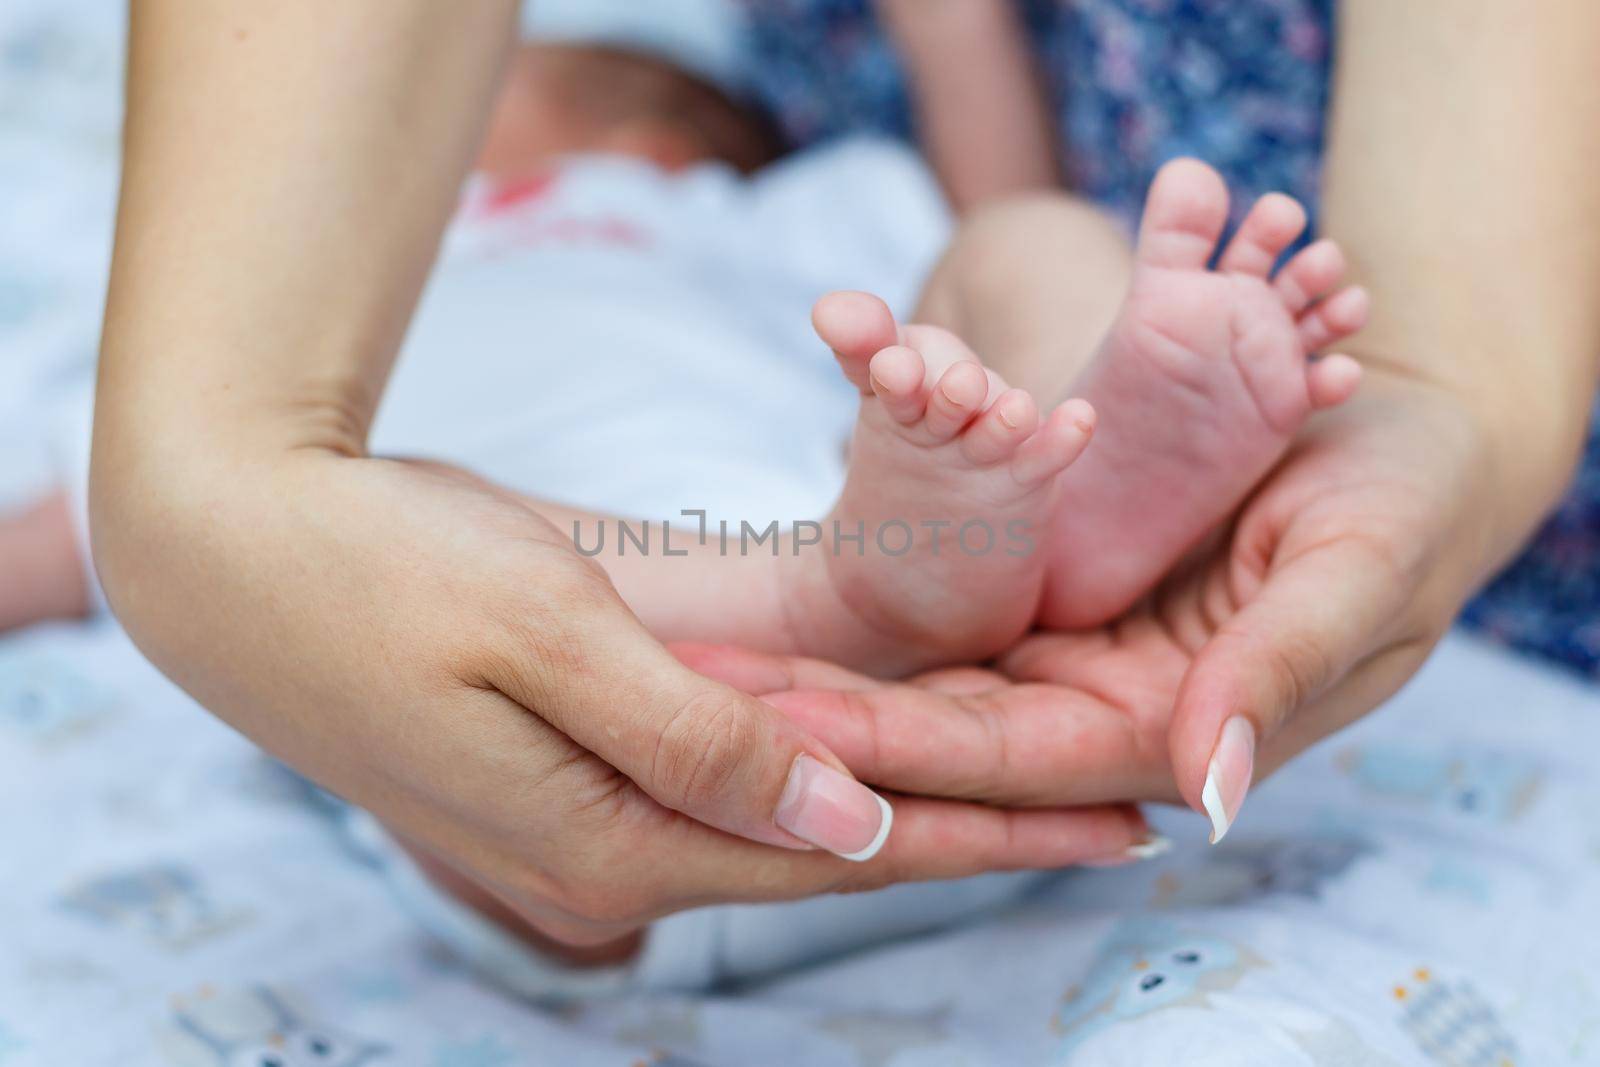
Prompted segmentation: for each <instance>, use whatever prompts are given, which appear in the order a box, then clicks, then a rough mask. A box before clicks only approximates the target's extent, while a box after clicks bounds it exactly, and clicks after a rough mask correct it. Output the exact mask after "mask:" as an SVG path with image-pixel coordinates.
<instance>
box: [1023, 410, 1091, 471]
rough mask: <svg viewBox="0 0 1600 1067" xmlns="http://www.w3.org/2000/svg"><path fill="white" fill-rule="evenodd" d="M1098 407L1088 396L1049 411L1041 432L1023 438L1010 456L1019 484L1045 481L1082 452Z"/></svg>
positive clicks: (1067, 465)
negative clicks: (1013, 454) (1086, 398)
mask: <svg viewBox="0 0 1600 1067" xmlns="http://www.w3.org/2000/svg"><path fill="white" fill-rule="evenodd" d="M1095 422H1096V415H1095V410H1094V408H1093V407H1091V406H1090V405H1089V402H1088V401H1086V400H1068V401H1067V402H1066V403H1064V404H1062V405H1061V406H1060V407H1058V408H1056V409H1055V410H1054V411H1052V412H1051V413H1050V417H1049V418H1047V419H1045V422H1044V425H1043V426H1042V427H1040V429H1039V432H1038V433H1036V434H1034V435H1033V436H1032V437H1030V438H1028V439H1027V440H1026V441H1024V442H1023V443H1022V445H1021V447H1019V448H1018V449H1017V453H1016V456H1015V457H1014V458H1013V459H1012V460H1011V476H1012V477H1013V478H1014V479H1016V481H1017V484H1018V485H1022V486H1026V487H1028V488H1033V487H1035V486H1039V485H1043V484H1044V483H1045V482H1047V481H1049V480H1050V479H1051V478H1054V477H1055V476H1056V475H1058V474H1060V473H1061V472H1062V471H1064V470H1066V469H1067V468H1068V467H1070V466H1072V464H1073V463H1074V462H1076V461H1077V458H1078V457H1079V456H1081V455H1082V454H1083V450H1084V448H1085V447H1086V446H1087V445H1088V444H1089V438H1090V437H1092V436H1094V428H1095Z"/></svg>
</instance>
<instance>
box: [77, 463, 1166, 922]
mask: <svg viewBox="0 0 1600 1067" xmlns="http://www.w3.org/2000/svg"><path fill="white" fill-rule="evenodd" d="M177 466H178V465H175V464H163V465H161V467H160V468H159V469H160V470H161V473H162V474H163V480H155V479H142V478H140V477H139V474H138V469H137V467H119V468H114V469H115V470H116V473H117V475H118V476H117V477H116V478H115V479H106V480H104V481H102V482H101V484H99V485H98V486H97V492H96V494H95V495H96V501H95V504H96V506H95V525H96V541H97V558H98V561H99V564H100V567H101V570H102V573H103V576H104V579H105V584H106V587H107V589H108V592H109V595H110V599H111V602H112V603H113V605H114V606H115V608H116V610H117V612H118V614H119V615H120V617H121V618H122V620H123V621H124V623H125V624H126V625H127V627H128V629H129V631H130V633H131V634H132V635H133V636H134V638H135V640H136V641H137V642H138V643H139V644H140V646H141V647H142V648H143V649H144V650H145V651H146V652H147V653H148V654H149V655H150V657H151V658H152V659H153V660H154V661H155V662H156V663H157V664H158V665H159V666H161V667H162V668H163V669H164V670H166V671H167V672H168V673H169V674H170V675H171V676H172V677H173V678H174V679H175V680H176V681H177V682H179V683H180V684H181V685H183V686H184V687H185V688H186V689H187V690H188V691H189V692H191V693H192V694H194V695H195V696H196V697H197V698H199V700H200V701H201V702H202V703H204V704H205V705H206V706H207V707H209V708H210V709H212V710H213V711H215V712H216V713H218V714H219V715H221V716H222V717H223V718H225V719H226V720H228V721H229V722H230V723H232V724H233V725H234V726H236V727H237V728H239V729H240V730H242V731H243V732H245V733H246V734H248V735H250V736H251V737H252V738H254V739H255V740H257V741H258V742H260V743H261V744H262V745H263V746H264V747H266V748H267V749H269V750H270V751H272V752H273V753H275V754H277V755H279V756H280V757H282V758H283V759H285V760H286V761H288V762H289V763H291V764H293V765H294V766H296V767H297V768H299V769H301V770H302V771H304V772H306V773H307V774H309V775H310V776H311V777H313V778H314V779H316V780H317V781H319V782H320V783H322V784H324V785H325V786H327V787H328V788H330V789H332V790H333V791H335V792H337V793H339V794H341V795H343V796H345V797H346V798H348V799H350V800H352V801H354V802H356V803H358V804H360V805H362V806H364V807H367V808H369V809H370V810H371V811H373V812H374V813H375V814H376V815H377V816H378V817H379V818H380V819H382V820H383V821H384V822H385V823H387V824H388V825H389V826H390V827H391V828H392V829H393V830H394V831H395V832H396V833H397V834H399V835H400V836H401V837H402V838H403V839H404V840H406V841H407V842H408V843H410V844H412V845H413V846H415V847H418V848H420V849H422V850H423V851H424V853H425V858H430V859H433V860H436V861H437V864H434V866H437V865H438V864H442V865H443V866H445V867H447V868H449V869H452V870H454V871H455V872H458V873H459V874H461V875H462V876H463V877H464V878H465V879H466V880H468V881H469V882H471V883H474V884H475V885H477V886H479V887H482V888H484V889H486V890H487V891H488V892H489V893H490V894H491V895H492V896H493V897H494V898H497V899H498V900H500V901H501V902H503V903H504V904H506V905H508V906H509V907H510V908H511V909H512V910H514V911H515V912H516V913H517V914H518V915H520V916H521V917H522V918H524V919H526V920H527V921H528V922H529V923H530V924H532V926H533V927H534V928H535V930H537V931H538V932H540V933H542V934H544V935H546V936H547V937H550V938H553V939H555V940H557V941H559V942H562V943H565V944H600V943H604V942H609V941H611V940H613V939H616V938H618V937H619V936H621V935H623V934H626V933H627V932H628V931H631V930H634V929H636V928H638V927H640V926H642V925H643V924H645V923H647V922H649V921H650V920H651V919H653V918H656V917H658V916H661V915H664V914H667V913H669V912H672V911H675V910H679V909H682V908H687V907H691V906H697V905H702V904H708V903H714V902H721V901H754V900H775V899H787V898H795V897H802V896H808V895H813V894H817V893H822V892H828V891H836V890H849V889H862V888H869V887H876V886H880V885H884V884H887V883H890V882H895V881H903V880H915V879H926V878H949V877H957V876H962V875H967V874H973V873H978V872H982V871H988V870H995V869H1006V868H1020V867H1055V866H1061V865H1066V864H1069V863H1073V862H1077V861H1080V860H1085V859H1096V858H1104V857H1108V856H1116V855H1119V854H1121V853H1123V852H1125V851H1126V850H1127V849H1128V848H1129V847H1130V846H1132V845H1133V844H1135V843H1137V842H1138V841H1139V840H1140V838H1141V837H1142V835H1143V834H1144V833H1145V832H1146V828H1145V826H1144V824H1143V821H1142V819H1141V818H1140V816H1139V815H1138V813H1137V812H1136V811H1134V810H1133V809H1131V808H1126V807H1107V808H1100V809H1095V810H1085V811H1030V812H1011V813H1008V812H1001V811H999V810H997V809H995V808H991V807H987V806H981V805H975V804H969V803H957V802H951V801H944V800H938V799H922V798H910V797H897V798H896V799H895V801H894V804H895V816H896V818H895V820H894V822H893V832H892V833H891V834H889V836H888V840H887V843H886V844H885V845H883V847H882V851H881V852H880V853H879V854H877V855H876V857H875V858H873V859H871V860H870V861H868V862H861V863H851V862H846V861H845V860H844V859H841V858H838V857H837V856H835V855H833V854H831V852H830V851H828V850H832V852H837V853H841V854H843V853H850V852H857V851H863V850H867V849H869V848H870V846H871V845H872V844H873V843H874V839H875V838H877V837H879V836H880V834H879V831H880V830H881V829H883V828H884V827H883V820H884V812H883V811H882V810H881V809H880V806H879V803H878V800H877V798H876V797H875V796H874V794H873V793H872V792H871V791H870V790H868V789H867V788H866V787H865V786H862V785H860V784H859V783H858V782H857V781H856V780H855V778H854V777H852V776H851V774H850V773H849V772H848V771H847V770H846V769H845V766H844V765H843V764H842V763H841V762H840V761H839V760H838V758H837V757H836V756H835V755H834V754H833V753H832V752H830V751H829V750H828V748H827V747H826V746H825V745H823V744H821V743H820V742H818V741H816V740H815V739H813V738H812V737H810V736H809V735H807V734H806V733H805V731H804V730H803V728H802V727H800V726H799V725H797V724H795V723H793V722H791V721H790V720H788V719H786V718H785V717H783V716H782V715H781V714H779V713H778V712H776V711H774V710H773V709H772V708H770V707H769V706H767V705H765V704H763V703H761V702H759V701H757V700H754V699H752V698H750V697H748V696H746V695H744V694H741V693H738V692H737V691H735V690H734V689H732V688H730V687H728V686H726V685H723V684H720V683H717V682H713V681H710V680H708V679H706V678H704V677H701V676H699V675H696V674H694V673H693V672H691V671H690V670H688V669H687V668H685V667H684V666H683V665H682V664H681V663H680V662H679V661H678V660H676V659H675V658H673V657H672V656H671V655H670V654H669V653H668V652H667V651H666V650H665V649H664V648H662V647H661V646H660V645H659V644H657V643H656V642H655V641H654V640H652V639H651V638H650V637H649V635H648V634H647V633H646V632H645V631H644V630H643V628H642V627H641V626H640V625H639V623H638V622H637V620H635V619H634V617H633V616H632V615H631V614H630V613H629V612H628V610H627V609H626V608H625V607H624V606H623V604H622V602H621V600H620V599H619V598H618V597H617V595H616V593H615V592H614V590H613V589H612V587H611V584H610V582H609V581H608V580H607V578H606V576H605V574H604V572H603V571H601V570H600V569H599V568H598V567H597V566H595V565H594V564H593V562H592V561H588V560H585V559H583V558H582V557H581V556H580V555H579V554H578V553H577V552H576V551H574V549H573V548H572V546H571V544H570V542H569V541H567V539H566V538H565V537H564V536H563V535H562V534H561V533H560V532H559V531H558V530H557V529H556V528H555V527H553V526H551V525H550V524H549V523H547V522H546V521H544V520H543V519H542V518H540V517H539V516H538V515H537V514H536V513H535V512H534V511H532V510H531V509H530V507H529V506H528V505H526V504H525V503H523V502H522V501H520V500H519V499H518V498H516V497H514V496H512V495H510V494H508V493H505V492H503V491H500V490H497V489H495V488H494V487H491V486H488V485H486V484H484V483H481V482H479V481H476V480H475V479H473V478H471V477H470V476H467V475H464V474H462V473H460V472H457V471H454V470H451V469H448V468H444V467H440V466H437V465H432V464H425V463H411V462H400V461H386V460H378V459H369V458H365V457H360V456H348V455H336V454H331V453H327V452H322V451H316V450H307V451H296V452H294V453H293V454H292V455H290V456H289V457H287V458H285V457H281V456H278V457H275V458H273V459H271V460H270V461H268V460H247V459H241V458H238V457H234V458H232V459H231V460H230V461H229V462H227V463H217V464H208V463H195V462H189V463H186V464H184V465H182V470H183V471H184V474H183V475H182V476H181V477H179V478H178V479H176V480H174V479H172V478H171V477H170V472H171V471H172V470H173V469H175V468H176V467H177ZM956 755H957V754H956V753H954V752H947V753H944V761H945V762H946V763H951V762H953V761H954V759H955V757H956ZM938 777H939V775H938V772H937V769H936V768H933V767H928V768H923V769H922V770H921V771H920V772H919V774H918V775H917V785H918V786H919V787H921V788H920V791H921V792H924V793H927V794H931V795H933V796H937V795H939V794H940V793H941V792H942V791H941V790H940V788H939V787H938V785H937V779H938ZM876 784H877V785H880V786H882V787H886V788H889V789H895V788H897V787H898V786H899V785H900V784H901V782H900V781H897V780H896V779H895V777H894V776H893V775H889V776H887V777H884V778H882V779H880V780H879V781H878V782H877V783H876ZM813 846H816V847H813Z"/></svg>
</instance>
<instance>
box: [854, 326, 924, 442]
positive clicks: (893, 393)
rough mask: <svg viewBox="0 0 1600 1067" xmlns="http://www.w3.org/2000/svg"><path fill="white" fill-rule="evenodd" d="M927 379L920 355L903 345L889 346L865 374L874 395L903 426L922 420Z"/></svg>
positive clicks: (873, 359)
mask: <svg viewBox="0 0 1600 1067" xmlns="http://www.w3.org/2000/svg"><path fill="white" fill-rule="evenodd" d="M926 378H927V366H926V364H924V362H923V360H922V354H921V353H920V352H918V351H917V350H916V349H914V348H907V347H906V346H905V345H891V346H890V347H888V348H885V349H884V350H883V351H881V352H879V353H878V354H877V355H875V356H873V357H872V362H871V364H870V365H869V369H868V372H867V379H868V382H869V383H870V387H871V389H872V393H873V395H874V396H876V397H877V398H878V400H879V401H880V402H881V403H882V404H883V408H884V410H885V411H887V412H888V413H889V417H890V418H892V419H894V421H895V422H898V423H900V424H901V425H902V426H909V425H911V424H912V423H914V422H916V421H917V420H918V419H920V418H922V415H923V412H924V411H925V410H926V408H927V402H928V390H927V387H926V384H925V380H926Z"/></svg>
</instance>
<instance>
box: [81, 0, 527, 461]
mask: <svg viewBox="0 0 1600 1067" xmlns="http://www.w3.org/2000/svg"><path fill="white" fill-rule="evenodd" d="M514 10H515V4H514V2H513V0H485V2H483V3H471V4H439V3H433V2H431V0H354V2H348V3H338V4H326V3H317V2H314V0H283V2H275V3H271V4H255V3H243V2H227V3H206V4H192V3H185V2H182V0H140V2H137V3H134V4H133V5H132V17H131V26H130V54H129V75H128V113H127V126H126V148H125V172H124V178H123V190H122V200H121V205H120V211H119V217H118V228H117V243H116V254H115V259H114V263H113V270H112V280H111V290H110V297H109V303H108V309H107V320H106V330H105V339H104V354H103V362H102V372H101V383H100V390H99V417H100V421H101V425H100V428H99V429H100V433H101V435H102V437H103V439H104V440H105V443H106V445H107V446H108V447H105V448H102V449H101V450H100V454H99V456H98V458H99V459H100V460H101V461H103V462H109V461H110V459H111V457H112V455H113V454H114V453H123V452H124V451H126V450H127V449H128V448H129V447H130V446H132V445H134V444H135V443H140V444H143V443H146V442H152V441H154V440H156V439H157V438H158V437H160V436H163V435H169V434H174V433H175V434H176V436H180V437H183V438H187V439H188V440H189V441H191V442H192V441H193V440H194V438H195V436H196V435H202V434H206V433H207V432H208V431H220V432H221V434H222V435H225V436H227V437H230V438H235V439H236V438H238V437H239V436H240V435H243V434H246V433H258V432H259V433H261V434H263V435H264V436H265V438H267V439H270V440H271V441H272V443H273V444H282V445H288V446H291V447H292V446H300V445H315V446H326V447H330V448H336V449H340V450H354V449H359V448H360V447H361V446H362V442H363V439H364V436H365V431H366V427H367V423H368V421H369V420H370V418H371V415H372V411H373V409H374V407H375V405H376V402H377V398H378V396H379V394H380V392H381V390H382V387H383V383H384V381H385V379H386V377H387V375H388V370H389V367H390V364H391V361H392V359H393V358H394V354H395V351H396V349H397V348H398V344H399V340H400V338H401V336H402V334H403V332H404V330H405V327H406V324H407V321H408V319H409V317H410V313H411V310H412V308H413V305H414V304H415V301H416V299H417V295H418V293H419V292H420V289H421V286H422V284H423V281H424V279H425V278H426V275H427V272H428V268H429V266H430V264H431V262H432V259H433V256H434V253H435V250H436V247H437V243H438V240H439V237H440V234H441V233H442V232H443V229H444V226H445V224H446V222H447V220H448V216H449V213H450V211H451V209H452V207H453V205H454V202H455V196H456V192H457V189H458V187H459V183H460V181H461V178H462V176H463V174H464V172H465V169H466V167H467V165H468V162H469V160H470V158H471V154H472V152H473V150H474V148H475V146H476V144H477V141H478V139H479V136H480V129H481V124H482V120H483V119H484V118H485V116H486V115H487V111H488V107H489V101H490V98H491V94H492V92H493V89H494V86H495V83H496V79H497V72H498V69H499V66H500V58H501V56H502V53H503V52H504V50H505V48H506V46H507V45H508V43H509V42H510V41H511V39H512V28H513V21H512V19H513V13H514Z"/></svg>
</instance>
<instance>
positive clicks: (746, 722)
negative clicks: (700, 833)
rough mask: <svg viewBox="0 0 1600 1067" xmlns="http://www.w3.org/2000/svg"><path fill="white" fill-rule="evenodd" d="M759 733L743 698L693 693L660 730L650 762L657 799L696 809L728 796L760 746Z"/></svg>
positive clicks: (691, 809)
mask: <svg viewBox="0 0 1600 1067" xmlns="http://www.w3.org/2000/svg"><path fill="white" fill-rule="evenodd" d="M759 732H760V731H759V727H758V725H757V724H756V722H755V721H754V720H753V719H752V717H751V716H750V714H749V712H748V710H747V709H746V708H745V706H744V704H743V702H742V701H739V700H737V699H735V698H733V697H732V696H731V695H729V694H725V693H720V692H717V691H716V690H702V691H699V692H696V693H694V694H692V695H691V696H689V697H688V698H687V699H685V700H684V701H683V702H682V703H680V704H679V705H678V706H677V707H676V708H674V709H673V710H672V711H671V712H670V713H669V715H668V716H667V719H666V722H665V725H664V726H663V727H662V728H661V730H660V732H659V733H658V734H657V737H656V747H655V752H654V754H653V756H652V758H651V766H650V775H651V780H652V782H653V783H654V787H655V792H656V798H657V799H658V800H660V801H661V802H662V803H663V804H665V805H666V806H667V807H670V808H675V809H677V810H679V811H694V810H699V809H703V808H704V807H706V806H708V805H710V804H712V803H714V802H716V801H717V800H718V799H720V798H722V797H724V796H726V795H727V793H728V792H729V790H730V788H731V787H732V786H733V784H734V783H735V782H736V781H738V779H739V778H740V776H741V775H742V774H743V773H744V769H745V767H746V765H747V760H748V758H749V753H750V752H752V751H754V750H755V749H756V748H757V745H758V741H759V736H758V735H759Z"/></svg>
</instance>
